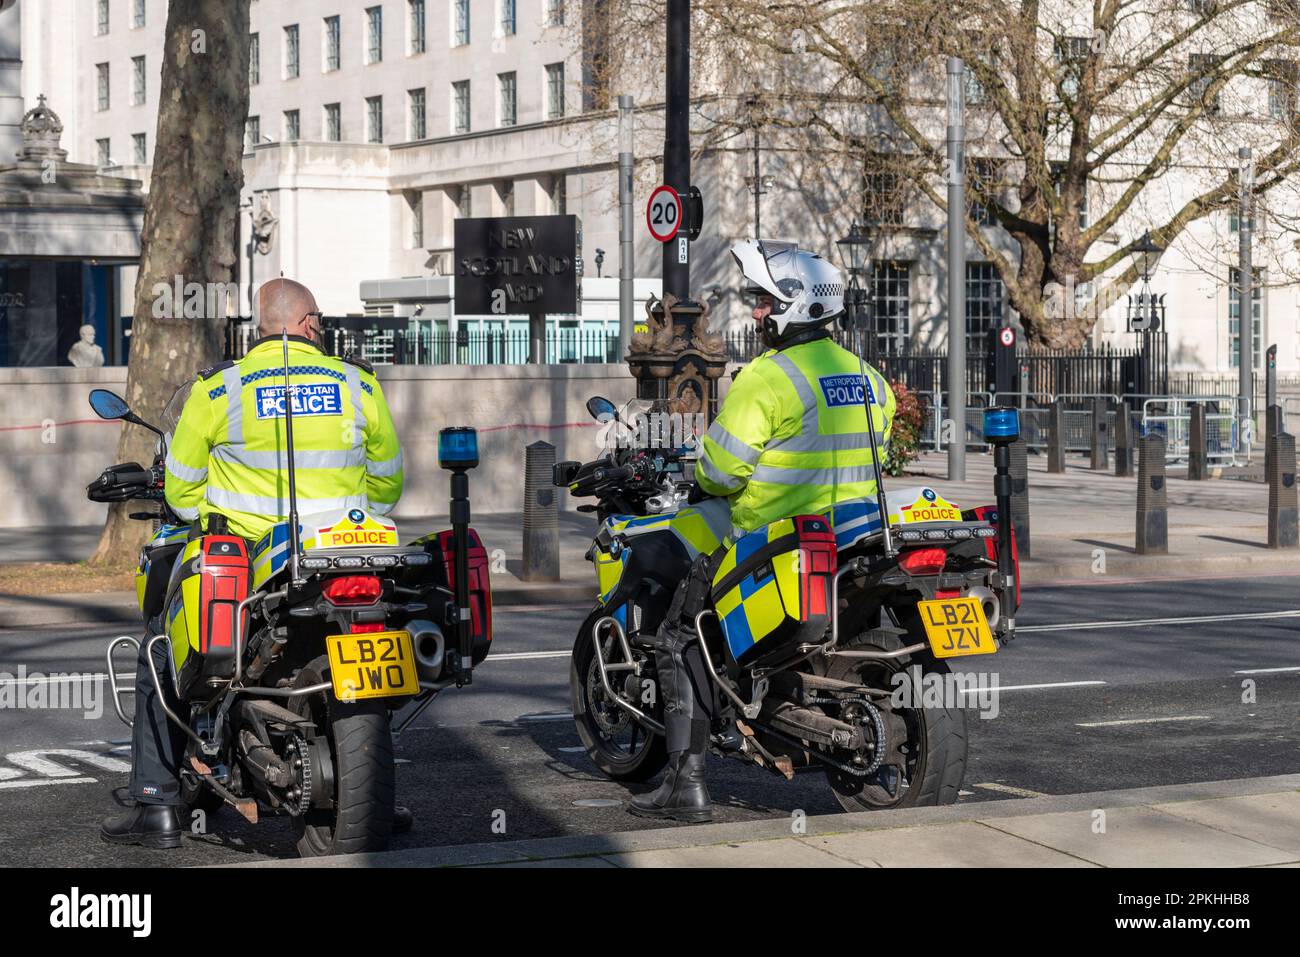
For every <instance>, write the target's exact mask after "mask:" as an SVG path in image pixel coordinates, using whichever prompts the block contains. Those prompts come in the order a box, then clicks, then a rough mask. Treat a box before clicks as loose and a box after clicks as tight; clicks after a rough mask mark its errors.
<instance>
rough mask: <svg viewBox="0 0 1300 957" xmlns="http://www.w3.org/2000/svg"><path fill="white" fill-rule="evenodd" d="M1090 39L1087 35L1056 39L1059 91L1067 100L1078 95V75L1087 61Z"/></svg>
mask: <svg viewBox="0 0 1300 957" xmlns="http://www.w3.org/2000/svg"><path fill="white" fill-rule="evenodd" d="M1091 47H1092V40H1091V39H1090V38H1088V37H1061V38H1060V39H1059V40H1057V41H1056V68H1057V70H1059V71H1060V74H1061V83H1060V87H1061V92H1062V93H1064V94H1065V96H1066V98H1067V99H1069V100H1074V99H1075V98H1076V97H1077V96H1078V95H1079V76H1080V74H1082V73H1083V68H1084V65H1085V64H1086V63H1087V61H1088V51H1089V50H1090V49H1091Z"/></svg>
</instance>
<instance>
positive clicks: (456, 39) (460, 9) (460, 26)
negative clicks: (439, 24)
mask: <svg viewBox="0 0 1300 957" xmlns="http://www.w3.org/2000/svg"><path fill="white" fill-rule="evenodd" d="M451 17H452V23H451V45H452V46H454V47H463V46H464V45H465V44H467V43H469V0H452V5H451Z"/></svg>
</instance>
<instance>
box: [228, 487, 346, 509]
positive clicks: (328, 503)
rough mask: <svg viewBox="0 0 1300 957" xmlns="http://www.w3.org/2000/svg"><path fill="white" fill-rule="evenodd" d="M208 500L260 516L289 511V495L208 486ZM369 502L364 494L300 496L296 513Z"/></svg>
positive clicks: (340, 507)
mask: <svg viewBox="0 0 1300 957" xmlns="http://www.w3.org/2000/svg"><path fill="white" fill-rule="evenodd" d="M208 502H209V504H211V505H215V506H216V507H217V508H232V509H234V510H235V511H238V512H251V513H253V514H254V515H262V516H275V515H279V516H283V515H286V514H288V511H289V497H288V496H287V495H286V496H285V497H284V498H280V497H279V496H275V495H246V494H244V493H243V492H230V491H227V490H226V489H223V488H213V487H212V486H211V485H209V486H208ZM369 504H370V502H369V500H368V499H367V498H366V496H364V495H347V496H344V497H342V498H300V499H298V513H299V514H300V515H310V514H311V513H312V512H326V511H330V510H331V509H343V508H365V507H366V506H367V505H369Z"/></svg>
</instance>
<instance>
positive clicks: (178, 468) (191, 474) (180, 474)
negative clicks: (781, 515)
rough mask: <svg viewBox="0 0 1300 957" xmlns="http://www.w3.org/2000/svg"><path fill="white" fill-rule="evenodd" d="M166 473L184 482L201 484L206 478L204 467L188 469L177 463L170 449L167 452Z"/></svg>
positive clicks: (206, 471)
mask: <svg viewBox="0 0 1300 957" xmlns="http://www.w3.org/2000/svg"><path fill="white" fill-rule="evenodd" d="M167 471H168V472H169V473H171V474H172V475H175V476H176V477H177V478H178V479H183V480H185V481H186V482H202V481H204V480H205V479H206V478H207V477H208V468H207V466H206V465H205V466H204V467H203V468H201V469H195V468H190V467H189V466H188V465H186V464H185V463H184V462H178V461H177V460H176V458H175V457H174V456H173V455H172V453H171V449H168V450H167Z"/></svg>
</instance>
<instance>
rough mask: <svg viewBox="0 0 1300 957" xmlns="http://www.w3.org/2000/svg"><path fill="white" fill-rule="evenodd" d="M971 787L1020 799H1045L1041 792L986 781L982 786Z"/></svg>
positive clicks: (974, 785) (973, 785)
mask: <svg viewBox="0 0 1300 957" xmlns="http://www.w3.org/2000/svg"><path fill="white" fill-rule="evenodd" d="M971 787H973V788H979V789H980V790H982V791H998V792H1000V793H1002V794H1014V795H1015V796H1016V797H1022V798H1041V797H1047V795H1046V794H1044V793H1043V792H1042V791H1031V790H1029V788H1018V787H1014V786H1012V785H1010V784H999V783H998V782H997V781H986V782H984V783H983V784H972V785H971Z"/></svg>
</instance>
